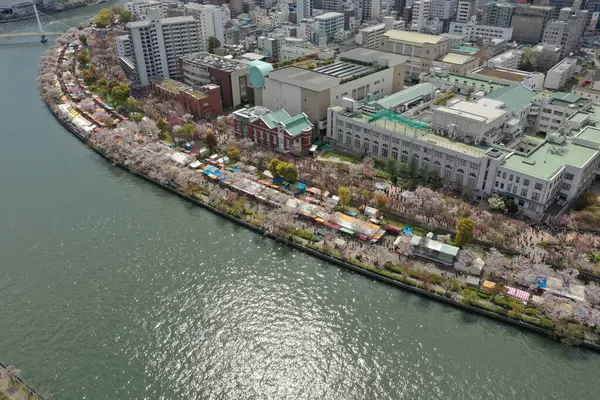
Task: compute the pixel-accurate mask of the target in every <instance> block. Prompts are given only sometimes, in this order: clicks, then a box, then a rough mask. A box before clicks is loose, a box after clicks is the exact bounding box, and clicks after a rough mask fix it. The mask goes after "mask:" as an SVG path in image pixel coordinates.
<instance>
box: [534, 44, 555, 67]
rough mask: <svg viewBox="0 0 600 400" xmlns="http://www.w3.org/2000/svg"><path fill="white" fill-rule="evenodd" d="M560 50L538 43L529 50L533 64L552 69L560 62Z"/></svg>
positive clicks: (550, 45)
mask: <svg viewBox="0 0 600 400" xmlns="http://www.w3.org/2000/svg"><path fill="white" fill-rule="evenodd" d="M561 50H562V48H561V47H560V46H556V45H553V44H549V43H540V44H538V45H537V46H534V47H533V48H532V49H531V55H532V57H533V61H534V63H535V64H537V65H547V66H549V67H552V66H554V65H556V63H558V61H559V60H560V53H561Z"/></svg>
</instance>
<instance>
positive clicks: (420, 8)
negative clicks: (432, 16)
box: [410, 0, 431, 32]
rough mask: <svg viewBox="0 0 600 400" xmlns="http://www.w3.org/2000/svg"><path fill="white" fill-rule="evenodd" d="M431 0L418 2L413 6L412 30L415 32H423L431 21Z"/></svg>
mask: <svg viewBox="0 0 600 400" xmlns="http://www.w3.org/2000/svg"><path fill="white" fill-rule="evenodd" d="M430 6H431V0H416V1H414V2H413V5H412V22H411V25H410V30H411V31H413V32H422V31H423V30H424V28H425V24H426V23H427V21H428V20H429V7H430Z"/></svg>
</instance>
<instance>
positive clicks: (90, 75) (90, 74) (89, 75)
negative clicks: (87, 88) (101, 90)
mask: <svg viewBox="0 0 600 400" xmlns="http://www.w3.org/2000/svg"><path fill="white" fill-rule="evenodd" d="M81 76H82V77H83V81H84V82H85V84H86V85H91V84H93V83H94V82H96V80H97V79H98V72H97V71H96V67H94V66H93V65H92V66H91V67H89V68H84V69H82V70H81Z"/></svg>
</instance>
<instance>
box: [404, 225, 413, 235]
mask: <svg viewBox="0 0 600 400" xmlns="http://www.w3.org/2000/svg"><path fill="white" fill-rule="evenodd" d="M402 232H404V233H410V234H411V235H414V233H415V231H414V230H413V228H411V227H410V226H407V227H406V228H404V229H403V230H402Z"/></svg>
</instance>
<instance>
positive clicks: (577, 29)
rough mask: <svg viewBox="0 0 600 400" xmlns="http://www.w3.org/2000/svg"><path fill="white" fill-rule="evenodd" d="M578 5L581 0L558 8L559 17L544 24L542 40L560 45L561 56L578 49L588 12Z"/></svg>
mask: <svg viewBox="0 0 600 400" xmlns="http://www.w3.org/2000/svg"><path fill="white" fill-rule="evenodd" d="M580 6H581V2H580V1H579V0H576V1H575V3H574V4H573V7H566V8H563V9H562V10H560V15H559V19H557V20H552V21H549V22H548V24H546V29H545V30H544V36H543V39H542V42H543V43H548V44H553V45H556V46H560V47H561V48H562V50H561V56H562V57H566V56H568V55H569V53H572V52H575V51H578V50H579V43H580V42H581V37H582V36H583V31H584V29H585V22H586V21H587V13H588V11H587V10H581V9H579V8H578V7H580Z"/></svg>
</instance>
